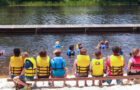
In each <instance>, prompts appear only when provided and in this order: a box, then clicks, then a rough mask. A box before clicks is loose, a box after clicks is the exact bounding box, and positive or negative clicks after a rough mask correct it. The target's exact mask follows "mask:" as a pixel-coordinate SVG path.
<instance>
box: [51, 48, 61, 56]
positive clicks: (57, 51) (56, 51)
mask: <svg viewBox="0 0 140 90" xmlns="http://www.w3.org/2000/svg"><path fill="white" fill-rule="evenodd" d="M53 53H54V54H55V55H56V56H61V49H56V50H55V51H54V52H53Z"/></svg>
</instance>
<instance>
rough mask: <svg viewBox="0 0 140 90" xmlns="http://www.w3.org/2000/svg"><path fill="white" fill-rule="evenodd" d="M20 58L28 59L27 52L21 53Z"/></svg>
mask: <svg viewBox="0 0 140 90" xmlns="http://www.w3.org/2000/svg"><path fill="white" fill-rule="evenodd" d="M21 56H22V58H24V59H25V58H27V57H29V54H28V52H22V53H21Z"/></svg>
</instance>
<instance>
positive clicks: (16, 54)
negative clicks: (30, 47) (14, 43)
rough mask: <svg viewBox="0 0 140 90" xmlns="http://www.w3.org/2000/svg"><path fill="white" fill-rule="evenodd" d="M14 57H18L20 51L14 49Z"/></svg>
mask: <svg viewBox="0 0 140 90" xmlns="http://www.w3.org/2000/svg"><path fill="white" fill-rule="evenodd" d="M14 55H15V56H16V57H18V56H19V55H20V49H19V48H14Z"/></svg>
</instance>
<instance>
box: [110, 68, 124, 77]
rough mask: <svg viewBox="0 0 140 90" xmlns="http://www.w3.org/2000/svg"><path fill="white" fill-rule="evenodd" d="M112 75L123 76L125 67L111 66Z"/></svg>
mask: <svg viewBox="0 0 140 90" xmlns="http://www.w3.org/2000/svg"><path fill="white" fill-rule="evenodd" d="M110 68H111V73H112V74H115V75H122V73H123V66H118V67H117V66H111V67H110Z"/></svg>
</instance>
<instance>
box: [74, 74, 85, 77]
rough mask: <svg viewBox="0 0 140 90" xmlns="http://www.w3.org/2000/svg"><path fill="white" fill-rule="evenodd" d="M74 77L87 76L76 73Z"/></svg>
mask: <svg viewBox="0 0 140 90" xmlns="http://www.w3.org/2000/svg"><path fill="white" fill-rule="evenodd" d="M76 77H88V75H82V74H76Z"/></svg>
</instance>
